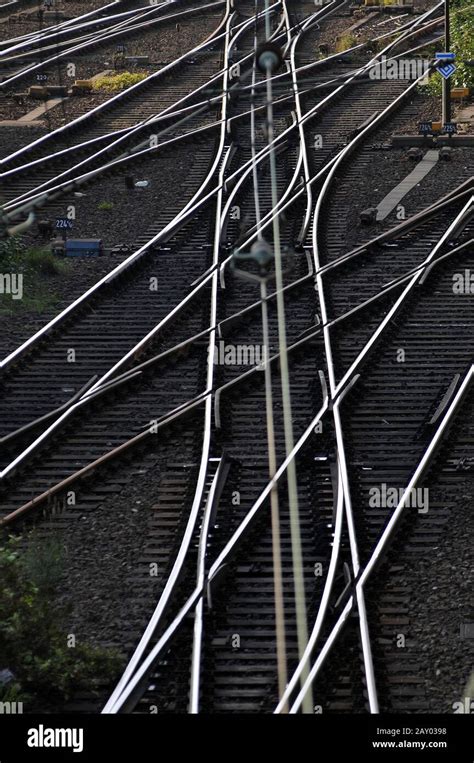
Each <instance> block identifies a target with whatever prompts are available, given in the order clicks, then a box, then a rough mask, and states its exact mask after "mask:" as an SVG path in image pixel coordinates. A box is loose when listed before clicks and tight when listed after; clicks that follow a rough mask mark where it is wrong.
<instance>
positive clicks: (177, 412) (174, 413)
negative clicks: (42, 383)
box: [0, 392, 207, 528]
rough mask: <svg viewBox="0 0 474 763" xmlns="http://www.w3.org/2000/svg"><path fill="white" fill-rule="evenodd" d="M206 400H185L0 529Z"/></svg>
mask: <svg viewBox="0 0 474 763" xmlns="http://www.w3.org/2000/svg"><path fill="white" fill-rule="evenodd" d="M99 394H101V393H97V395H99ZM206 399H207V397H206V395H205V393H202V392H201V393H200V394H198V395H196V396H195V397H193V398H191V400H187V401H186V402H185V403H182V404H181V405H179V406H178V407H177V408H174V409H173V410H171V411H168V412H167V413H166V414H164V415H163V416H162V417H160V419H158V420H157V421H156V422H155V423H154V425H153V426H154V431H153V432H151V430H150V427H149V426H148V427H147V428H146V429H145V430H144V431H142V432H139V433H138V434H136V435H135V436H134V437H132V438H131V439H129V440H126V441H125V442H123V443H121V444H120V445H117V446H116V447H115V448H113V449H112V450H109V451H107V452H106V453H103V454H102V455H101V456H99V457H98V458H96V459H95V460H94V461H92V462H90V463H89V464H86V466H83V467H82V468H81V469H79V470H78V471H76V472H73V474H69V475H68V476H67V477H65V478H64V479H63V480H61V481H60V482H58V483H56V484H55V485H53V486H52V487H49V488H47V489H46V490H45V491H43V493H41V494H40V495H38V496H36V497H35V498H32V499H31V500H30V501H28V502H27V503H25V504H23V505H22V506H20V507H19V508H18V509H15V510H14V511H12V512H10V514H7V515H6V516H4V517H1V518H0V528H2V527H7V526H8V525H11V524H13V522H15V521H16V520H17V519H19V518H20V517H22V516H24V515H25V514H27V513H28V512H30V511H31V510H32V509H35V508H37V507H38V506H40V505H41V504H43V503H44V501H47V500H49V499H50V498H51V497H52V496H54V495H56V494H57V493H60V492H62V491H63V490H64V489H65V488H66V487H69V486H70V485H73V484H74V483H75V482H77V481H78V480H81V479H83V477H85V476H86V475H87V474H91V473H93V472H94V471H95V470H96V469H97V468H98V467H100V466H102V465H103V464H104V463H107V462H109V461H111V460H112V459H114V458H117V456H119V455H121V454H122V453H124V452H125V451H126V450H129V449H130V448H132V447H134V446H136V445H137V444H139V443H142V442H144V441H145V440H146V439H147V438H148V437H154V436H155V434H156V432H158V431H159V430H160V429H162V428H163V427H165V426H168V425H169V424H171V423H173V422H174V421H176V420H177V419H179V418H181V417H182V416H186V415H188V414H189V413H190V412H191V411H193V410H194V409H195V408H197V407H198V406H199V405H201V404H202V403H204V402H205V401H206Z"/></svg>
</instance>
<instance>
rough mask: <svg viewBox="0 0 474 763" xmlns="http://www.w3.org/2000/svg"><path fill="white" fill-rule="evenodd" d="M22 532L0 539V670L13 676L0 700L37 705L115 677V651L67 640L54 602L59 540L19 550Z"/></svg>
mask: <svg viewBox="0 0 474 763" xmlns="http://www.w3.org/2000/svg"><path fill="white" fill-rule="evenodd" d="M20 543H21V539H20V538H13V537H10V538H8V539H7V540H4V542H3V543H1V544H0V578H1V580H2V585H1V586H0V670H6V669H8V670H10V671H11V673H12V674H13V676H14V679H13V680H12V681H11V682H10V683H8V684H6V685H5V686H0V701H2V702H15V701H17V702H18V701H21V702H23V703H25V704H26V711H27V712H32V711H33V710H35V709H36V710H37V711H38V710H41V711H43V712H44V710H45V707H52V706H54V705H55V704H57V703H60V702H63V701H65V700H68V699H69V698H71V697H72V696H73V695H74V693H75V692H77V691H78V690H80V689H88V690H91V691H94V690H95V689H96V687H97V678H98V677H99V679H100V680H101V681H102V682H104V681H109V680H110V681H111V680H113V679H114V678H115V677H116V675H117V672H118V669H119V658H118V655H117V653H115V652H112V651H110V650H105V649H100V648H98V647H93V646H91V645H90V644H86V643H82V644H81V643H76V645H75V646H72V645H70V646H68V634H67V633H66V632H65V631H64V630H63V626H62V620H63V617H64V614H65V610H64V609H63V610H60V609H59V608H57V607H55V606H54V605H53V603H52V594H54V591H55V588H56V586H57V583H58V580H59V578H60V575H61V572H62V569H63V565H64V560H63V549H62V547H61V545H60V544H59V542H58V541H50V542H46V541H44V540H43V541H42V542H41V544H39V543H32V544H30V545H29V547H28V550H26V551H23V552H22V553H21V554H20Z"/></svg>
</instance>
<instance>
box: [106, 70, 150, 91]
mask: <svg viewBox="0 0 474 763" xmlns="http://www.w3.org/2000/svg"><path fill="white" fill-rule="evenodd" d="M147 76H148V75H147V74H146V73H143V72H133V73H132V72H122V73H121V74H110V75H104V76H103V77H98V78H97V79H95V80H94V82H93V84H92V88H93V90H105V92H106V93H115V92H117V91H119V90H125V89H126V88H127V87H131V86H132V85H135V84H136V83H137V82H141V81H142V79H145V77H147Z"/></svg>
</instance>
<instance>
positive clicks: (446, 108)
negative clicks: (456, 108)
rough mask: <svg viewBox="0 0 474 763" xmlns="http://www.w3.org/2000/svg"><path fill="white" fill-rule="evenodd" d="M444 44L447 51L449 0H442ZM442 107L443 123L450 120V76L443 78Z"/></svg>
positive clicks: (448, 39)
mask: <svg viewBox="0 0 474 763" xmlns="http://www.w3.org/2000/svg"><path fill="white" fill-rule="evenodd" d="M444 44H445V50H446V52H447V53H449V48H450V45H451V41H450V34H449V0H444ZM442 98H443V109H442V117H441V121H442V124H443V127H444V125H445V124H446V122H450V121H451V77H448V78H447V79H444V78H443V96H442Z"/></svg>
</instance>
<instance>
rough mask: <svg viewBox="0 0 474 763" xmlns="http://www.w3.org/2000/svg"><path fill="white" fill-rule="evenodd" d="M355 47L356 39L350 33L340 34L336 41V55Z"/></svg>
mask: <svg viewBox="0 0 474 763" xmlns="http://www.w3.org/2000/svg"><path fill="white" fill-rule="evenodd" d="M354 45H357V38H356V37H355V35H353V34H351V33H350V32H345V33H344V34H341V35H340V37H338V38H337V40H336V53H343V52H344V51H345V50H348V48H353V47H354Z"/></svg>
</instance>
